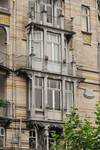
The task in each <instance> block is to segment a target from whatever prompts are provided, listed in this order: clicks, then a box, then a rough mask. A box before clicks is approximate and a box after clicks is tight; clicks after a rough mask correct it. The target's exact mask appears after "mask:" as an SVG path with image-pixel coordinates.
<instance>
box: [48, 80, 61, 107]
mask: <svg viewBox="0 0 100 150" xmlns="http://www.w3.org/2000/svg"><path fill="white" fill-rule="evenodd" d="M47 100H48V106H49V108H50V109H54V110H60V108H61V106H60V104H61V81H59V80H53V79H48V81H47Z"/></svg>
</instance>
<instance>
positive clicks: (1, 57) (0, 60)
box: [0, 51, 9, 67]
mask: <svg viewBox="0 0 100 150" xmlns="http://www.w3.org/2000/svg"><path fill="white" fill-rule="evenodd" d="M0 65H2V66H4V67H8V66H9V55H8V54H6V53H4V52H2V51H0Z"/></svg>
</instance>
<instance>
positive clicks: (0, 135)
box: [0, 127, 5, 150]
mask: <svg viewBox="0 0 100 150" xmlns="http://www.w3.org/2000/svg"><path fill="white" fill-rule="evenodd" d="M1 130H3V132H4V134H1ZM0 137H2V138H3V147H0V149H1V150H2V148H4V146H5V129H4V128H3V127H0Z"/></svg>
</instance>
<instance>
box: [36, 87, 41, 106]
mask: <svg viewBox="0 0 100 150" xmlns="http://www.w3.org/2000/svg"><path fill="white" fill-rule="evenodd" d="M35 103H36V108H39V109H41V108H42V89H37V88H36V89H35Z"/></svg>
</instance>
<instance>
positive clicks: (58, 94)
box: [55, 91, 60, 110]
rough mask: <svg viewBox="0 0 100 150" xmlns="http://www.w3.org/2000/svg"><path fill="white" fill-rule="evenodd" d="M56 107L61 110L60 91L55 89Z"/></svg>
mask: <svg viewBox="0 0 100 150" xmlns="http://www.w3.org/2000/svg"><path fill="white" fill-rule="evenodd" d="M55 109H56V110H60V91H55Z"/></svg>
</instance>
